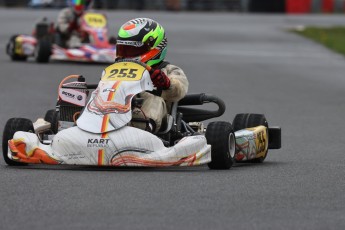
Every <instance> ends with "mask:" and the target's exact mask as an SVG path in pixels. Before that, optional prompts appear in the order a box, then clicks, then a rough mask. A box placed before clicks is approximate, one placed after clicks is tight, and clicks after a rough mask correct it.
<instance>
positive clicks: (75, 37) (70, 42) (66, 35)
mask: <svg viewBox="0 0 345 230" xmlns="http://www.w3.org/2000/svg"><path fill="white" fill-rule="evenodd" d="M79 17H80V16H78V15H77V14H76V13H75V12H74V10H73V8H70V7H67V8H64V9H62V10H61V11H60V13H59V15H58V18H57V25H56V27H57V28H56V29H57V31H58V37H57V44H58V45H61V46H62V47H76V46H80V43H81V42H82V41H81V39H80V33H79V27H80V25H79V20H78V19H79Z"/></svg>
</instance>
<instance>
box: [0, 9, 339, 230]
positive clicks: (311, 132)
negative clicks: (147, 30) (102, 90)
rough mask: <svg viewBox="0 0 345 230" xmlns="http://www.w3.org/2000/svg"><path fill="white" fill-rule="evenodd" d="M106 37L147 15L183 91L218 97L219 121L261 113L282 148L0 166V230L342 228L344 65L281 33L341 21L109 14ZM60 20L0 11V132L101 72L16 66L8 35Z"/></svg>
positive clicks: (80, 67)
mask: <svg viewBox="0 0 345 230" xmlns="http://www.w3.org/2000/svg"><path fill="white" fill-rule="evenodd" d="M107 14H108V17H109V19H110V22H111V23H112V26H111V30H112V31H115V28H116V29H117V28H119V26H120V25H121V24H122V23H123V22H125V21H126V20H128V19H131V18H134V17H138V16H149V17H153V18H155V19H157V20H158V21H159V22H161V24H163V25H164V26H165V27H166V30H167V33H168V38H169V42H170V43H169V44H170V47H169V49H170V50H169V52H168V59H169V60H170V61H171V62H172V63H175V64H177V65H180V66H181V67H182V68H183V69H184V70H185V72H186V73H187V75H188V76H189V80H190V92H192V93H196V92H206V93H211V94H215V95H218V96H220V97H221V98H223V99H224V100H225V102H226V105H227V112H226V114H225V115H224V116H223V117H222V118H221V119H222V120H227V121H232V119H233V117H234V116H235V114H236V113H241V112H255V113H264V114H266V117H267V118H268V121H269V123H270V124H271V125H280V126H281V127H282V128H283V149H282V150H279V151H271V152H269V156H268V158H267V160H266V161H265V163H264V164H260V165H251V164H241V165H237V166H235V167H233V168H232V169H231V170H230V171H211V170H208V168H207V167H196V168H168V169H109V168H105V169H97V168H89V167H45V166H44V167H42V166H29V167H24V168H16V167H7V166H6V165H5V163H4V161H3V160H2V159H1V162H0V164H1V165H0V175H1V176H0V183H1V189H0V196H1V199H0V216H1V226H2V227H1V229H96V228H99V229H105V228H111V229H291V228H292V229H344V228H345V214H344V213H345V195H344V194H345V193H344V191H345V181H344V172H345V166H344V165H345V160H344V159H345V157H344V149H345V140H344V139H345V138H344V128H345V125H344V115H345V102H344V98H345V92H344V85H345V75H344V73H345V59H344V58H343V57H342V56H340V55H337V54H334V53H332V52H330V51H328V50H326V49H325V48H323V47H321V46H319V45H318V44H315V43H313V42H311V41H308V40H306V39H304V38H301V37H299V36H297V35H294V34H291V33H288V32H286V29H287V28H288V27H290V26H296V25H300V24H313V25H333V24H345V18H344V17H343V16H330V17H323V16H305V17H287V16H277V15H276V16H264V15H236V14H235V15H234V14H198V13H192V14H187V13H180V14H173V13H159V12H133V11H128V12H116V11H115V12H109V13H107ZM56 15H57V11H55V10H52V11H31V10H13V9H11V10H8V9H0V25H1V26H0V28H1V30H0V54H1V55H0V72H1V77H0V98H1V101H0V110H1V111H0V127H4V125H5V123H6V121H7V119H9V118H10V117H27V118H30V119H36V118H37V117H39V116H43V115H44V113H45V111H46V110H48V109H51V108H54V104H55V99H56V87H57V85H58V83H59V81H60V80H61V79H62V78H63V77H64V76H65V75H68V74H72V73H73V74H74V73H78V74H83V75H84V76H85V77H86V78H87V80H88V82H96V81H97V79H99V76H100V73H101V70H102V68H103V67H104V65H86V64H66V63H58V62H55V63H50V64H48V65H39V64H36V63H34V62H33V61H29V62H26V63H14V62H11V61H10V60H9V58H8V57H7V56H5V55H4V52H5V43H6V42H7V40H8V39H9V37H10V35H11V34H14V33H30V31H31V28H32V25H33V22H34V21H35V20H36V19H38V18H40V17H42V16H48V17H49V18H51V19H54V18H55V16H56Z"/></svg>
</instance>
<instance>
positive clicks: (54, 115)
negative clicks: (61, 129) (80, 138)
mask: <svg viewBox="0 0 345 230" xmlns="http://www.w3.org/2000/svg"><path fill="white" fill-rule="evenodd" d="M44 120H45V121H48V122H49V123H50V124H51V128H50V129H51V130H52V132H53V133H54V134H56V133H57V132H58V125H59V112H57V111H56V110H55V109H50V110H48V111H47V112H46V115H45V116H44Z"/></svg>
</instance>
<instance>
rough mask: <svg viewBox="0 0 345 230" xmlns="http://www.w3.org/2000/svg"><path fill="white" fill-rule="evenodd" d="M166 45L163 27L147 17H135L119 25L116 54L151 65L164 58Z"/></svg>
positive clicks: (119, 56)
mask: <svg viewBox="0 0 345 230" xmlns="http://www.w3.org/2000/svg"><path fill="white" fill-rule="evenodd" d="M167 45H168V41H167V38H166V36H165V32H164V28H163V27H162V26H161V25H160V24H158V23H157V22H156V21H154V20H152V19H149V18H136V19H133V20H130V21H128V22H126V23H125V24H123V25H122V26H121V28H120V30H119V33H118V37H117V43H116V56H117V57H118V58H130V59H133V60H137V61H140V62H144V63H146V64H147V65H149V66H153V65H156V64H158V63H160V62H162V61H163V60H164V58H165V56H166V52H167Z"/></svg>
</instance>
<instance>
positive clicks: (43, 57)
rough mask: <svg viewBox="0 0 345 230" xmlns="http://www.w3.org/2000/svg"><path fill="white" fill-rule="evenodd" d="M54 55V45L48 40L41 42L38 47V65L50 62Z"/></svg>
mask: <svg viewBox="0 0 345 230" xmlns="http://www.w3.org/2000/svg"><path fill="white" fill-rule="evenodd" d="M51 53H52V44H51V42H50V41H48V40H47V39H42V40H39V41H38V43H37V47H36V55H35V56H36V61H37V62H38V63H47V62H49V59H50V55H51Z"/></svg>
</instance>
